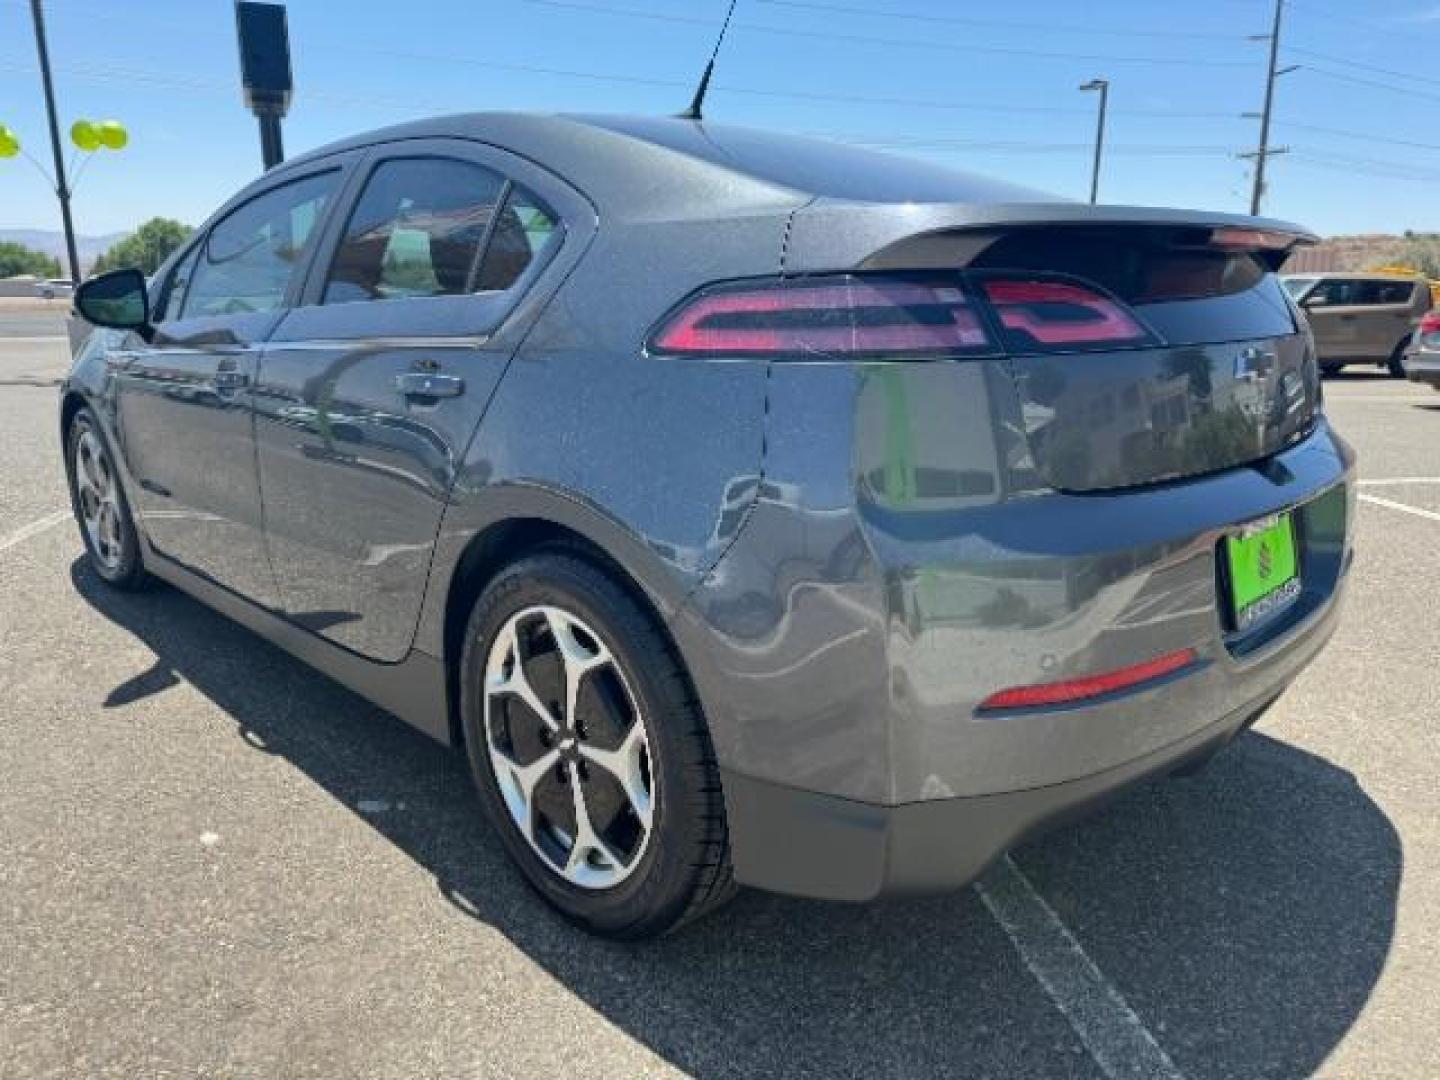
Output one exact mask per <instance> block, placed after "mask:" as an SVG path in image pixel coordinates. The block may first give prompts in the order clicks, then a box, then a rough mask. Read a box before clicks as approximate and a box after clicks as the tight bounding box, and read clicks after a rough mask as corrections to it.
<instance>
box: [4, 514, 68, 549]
mask: <svg viewBox="0 0 1440 1080" xmlns="http://www.w3.org/2000/svg"><path fill="white" fill-rule="evenodd" d="M69 516H70V511H69V510H56V511H55V512H54V513H53V514H46V515H45V516H44V517H42V518H40V519H38V520H36V521H32V522H30V524H29V525H22V526H21V527H20V528H18V529H16V530H15V531H14V532H13V533H11V534H10V535H9V536H0V551H9V550H10V549H11V548H13V547H15V546H16V545H17V544H23V543H24V542H25V541H26V540H29V539H30V538H31V537H32V536H38V535H40V533H42V532H44V531H45V530H46V529H51V528H54V527H55V526H56V525H59V524H60V523H61V522H62V521H64V520H65V519H66V518H68V517H69Z"/></svg>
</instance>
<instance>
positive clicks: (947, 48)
mask: <svg viewBox="0 0 1440 1080" xmlns="http://www.w3.org/2000/svg"><path fill="white" fill-rule="evenodd" d="M523 2H524V3H527V4H536V5H539V6H542V7H553V8H564V9H566V10H569V11H585V12H590V13H592V14H597V15H618V16H622V17H625V18H632V19H658V20H661V21H663V22H686V23H694V22H701V23H703V24H705V25H710V22H709V20H704V19H698V20H697V19H693V18H690V17H688V16H681V15H665V14H661V13H658V12H653V11H637V10H635V9H633V8H618V7H610V6H608V5H601V4H587V3H580V2H579V0H523ZM735 27H736V29H737V30H750V31H755V32H758V33H762V34H779V35H783V36H786V37H803V38H818V39H822V40H825V41H846V42H854V43H856V44H860V45H866V46H871V47H873V46H876V45H888V46H894V47H896V48H911V49H930V50H938V51H941V52H954V53H964V54H966V55H974V54H976V53H985V54H989V55H995V56H1023V57H1026V58H1028V59H1032V60H1067V61H1069V60H1085V61H1089V62H1094V63H1104V64H1159V65H1164V66H1170V67H1175V66H1188V67H1223V68H1235V67H1248V66H1249V62H1248V61H1245V60H1215V59H1208V58H1202V59H1190V58H1187V57H1181V56H1118V55H1114V54H1111V53H1070V52H1050V51H1046V50H1040V49H1019V48H1009V47H1004V46H999V45H972V44H969V43H966V44H964V45H956V44H952V43H950V42H945V41H916V40H914V39H913V38H879V37H873V36H871V35H868V34H842V33H836V32H834V31H829V30H801V29H797V28H794V27H786V26H768V25H762V24H760V23H752V22H742V23H736V24H735Z"/></svg>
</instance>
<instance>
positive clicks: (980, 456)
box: [60, 114, 1354, 938]
mask: <svg viewBox="0 0 1440 1080" xmlns="http://www.w3.org/2000/svg"><path fill="white" fill-rule="evenodd" d="M1311 240H1312V237H1311V236H1310V235H1309V234H1308V233H1306V232H1305V231H1304V230H1302V229H1299V228H1296V227H1294V226H1291V225H1287V224H1284V223H1281V222H1276V221H1270V220H1263V219H1257V218H1248V217H1237V216H1230V215H1222V214H1214V213H1197V212H1190V211H1177V210H1157V209H1141V208H1133V207H1113V206H1102V207H1093V206H1087V205H1080V204H1076V203H1071V202H1064V201H1058V200H1056V199H1054V198H1053V197H1048V196H1045V195H1043V194H1040V193H1037V192H1034V191H1030V190H1028V189H1024V188H1020V187H1013V186H1010V185H1008V184H1003V183H997V182H993V181H990V180H985V179H980V178H977V177H975V176H971V175H968V174H965V173H961V172H952V171H949V170H946V169H941V168H938V167H935V166H932V165H926V164H923V163H918V162H911V161H906V160H903V159H897V158H892V157H887V156H883V155H878V154H873V153H869V152H865V151H861V150H858V149H855V148H852V147H848V146H841V145H834V144H830V143H825V142H819V141H810V140H805V139H799V138H795V137H793V136H788V135H776V134H768V133H764V132H760V131H755V130H749V129H746V128H741V127H731V126H725V125H721V124H713V123H709V122H699V121H694V120H688V119H678V118H677V119H666V118H636V117H612V116H530V115H511V114H482V115H469V116H458V117H450V118H445V119H437V120H432V121H426V122H420V123H413V124H409V125H406V126H402V127H397V128H391V129H388V130H385V131H380V132H377V133H374V134H370V135H364V136H360V137H358V138H353V139H349V140H347V141H344V142H340V143H337V144H335V145H332V146H329V147H326V148H324V149H321V150H318V151H316V152H314V153H310V154H307V155H305V156H304V157H300V158H297V159H295V160H292V161H290V162H288V163H286V164H284V165H283V166H281V167H278V168H276V169H274V170H272V171H270V172H269V173H267V174H266V175H265V176H263V177H262V178H261V179H259V180H257V181H256V182H255V183H253V184H252V185H250V186H249V187H248V188H246V189H245V190H244V191H242V192H241V193H240V194H239V195H237V196H236V197H235V198H234V199H232V200H231V201H230V202H229V203H227V204H226V205H225V206H223V207H222V208H221V209H220V210H219V211H218V212H217V213H216V214H215V215H214V217H213V218H212V219H211V220H210V221H209V222H208V223H207V224H206V225H204V226H203V227H202V228H201V229H199V230H198V231H197V232H196V233H195V235H194V237H193V238H192V239H191V240H190V241H189V242H188V243H187V244H186V245H185V246H184V247H182V248H181V249H180V250H179V251H178V252H176V254H175V255H174V256H173V257H172V258H171V259H170V260H169V261H168V262H167V263H166V265H164V266H163V267H161V268H160V270H159V271H158V272H157V273H156V274H155V275H154V276H153V277H151V278H150V279H148V280H147V279H146V278H145V277H144V276H142V274H141V273H140V272H138V271H135V270H120V271H115V272H113V273H109V274H104V275H101V276H99V277H97V278H93V279H92V280H90V281H88V282H86V283H85V284H84V285H83V286H82V287H81V288H80V289H79V291H78V293H77V295H76V307H77V309H78V312H79V313H80V314H81V315H82V316H83V317H84V318H85V320H87V321H88V322H89V323H91V324H93V325H94V326H96V327H97V328H98V329H96V330H95V331H94V332H93V333H91V334H90V336H89V337H88V340H87V341H86V342H85V344H84V345H83V346H82V347H81V349H80V350H79V353H78V355H77V357H76V360H75V364H74V367H73V370H72V371H71V373H70V375H69V377H68V379H67V380H66V382H65V384H64V386H63V388H62V393H61V405H60V424H61V427H62V429H63V433H64V445H65V447H66V464H67V467H68V476H69V484H70V493H71V496H72V501H73V505H74V510H75V515H76V518H77V520H78V522H79V525H80V534H81V537H82V538H83V541H84V544H85V549H86V551H87V553H88V562H89V565H90V567H91V569H92V570H93V572H94V574H96V575H98V576H99V577H100V578H102V579H104V580H105V581H106V582H108V583H109V584H110V585H111V586H113V587H115V588H118V589H133V588H137V587H139V586H142V585H144V584H147V583H149V582H151V581H153V580H155V579H159V580H162V581H165V582H168V583H170V584H171V585H174V586H177V587H179V588H181V589H183V590H184V591H186V592H188V593H190V594H193V595H194V596H196V597H198V598H199V599H201V600H202V601H204V602H205V603H207V604H210V605H212V606H213V607H214V608H216V609H218V610H219V611H220V612H222V613H224V614H225V615H227V616H229V617H230V618H232V619H235V620H237V621H238V622H240V623H242V624H244V625H246V626H247V627H249V628H251V629H252V630H254V631H255V632H256V633H258V634H260V635H261V636H263V637H265V638H268V639H269V640H271V641H273V642H276V643H277V644H279V645H280V646H281V647H282V648H285V649H287V650H289V651H290V652H291V653H293V654H294V655H296V656H298V657H300V658H301V659H303V660H305V661H307V662H308V663H310V664H312V665H313V666H314V667H316V668H318V669H319V670H320V671H321V672H324V673H325V674H326V675H329V676H330V677H332V678H335V679H337V680H339V681H340V682H342V683H344V684H345V685H347V686H349V687H352V688H353V689H354V690H356V691H358V692H359V693H360V694H362V695H365V696H366V697H368V698H370V699H372V700H373V701H375V702H377V703H379V704H380V705H381V706H383V707H385V708H386V709H389V710H391V711H392V712H394V713H396V714H397V715H398V716H400V717H401V718H403V719H404V720H406V721H408V722H409V723H411V724H413V725H414V726H415V727H417V728H419V729H420V730H421V731H423V732H425V733H426V734H428V735H430V736H433V737H434V738H435V739H438V740H440V741H441V742H444V743H447V744H450V745H452V746H455V747H457V748H463V752H464V753H465V754H466V755H467V756H468V761H469V765H470V768H471V770H472V771H473V774H474V779H475V782H476V786H477V788H478V790H479V796H480V805H481V808H482V810H483V813H484V816H485V817H486V818H487V819H488V821H489V823H490V825H491V826H492V827H493V828H494V829H495V830H496V832H497V834H498V835H499V837H500V838H501V840H502V842H503V844H504V846H505V847H506V848H507V850H508V852H509V854H510V855H511V856H513V859H514V861H515V863H516V865H517V866H518V867H519V869H520V871H521V872H522V873H523V874H524V876H525V877H526V878H527V879H528V880H529V882H530V884H531V885H533V886H534V888H535V890H536V891H537V892H538V893H539V894H540V895H541V896H542V897H543V898H544V899H545V900H546V901H548V902H549V903H551V904H552V905H554V906H555V907H556V908H558V909H559V910H560V911H561V912H563V913H564V914H565V915H566V916H568V917H569V918H570V919H572V920H574V921H575V922H577V923H579V924H581V925H582V926H584V927H586V928H588V929H590V930H592V931H594V932H597V933H601V934H605V935H610V936H614V937H627V938H638V937H643V936H647V935H653V934H657V933H661V932H663V931H666V930H669V929H672V928H674V927H676V926H679V925H680V924H682V923H684V922H685V921H687V920H690V919H693V918H695V917H696V916H698V915H700V914H702V913H704V912H706V911H708V910H710V909H712V908H714V907H715V906H716V905H717V904H719V903H721V902H722V901H723V900H724V899H725V898H726V897H728V896H729V895H731V893H732V892H733V891H734V889H735V887H736V886H737V885H751V886H757V887H760V888H764V889H771V890H776V891H780V892H785V893H791V894H796V895H800V896H808V897H821V898H831V899H844V900H868V899H872V898H876V897H882V896H894V895H906V894H920V893H929V892H934V891H937V890H946V889H954V888H957V887H959V886H961V885H963V884H965V883H966V882H968V881H970V880H972V879H973V878H974V877H975V876H976V875H977V874H979V873H980V872H981V871H982V870H983V869H984V867H985V866H986V864H987V863H989V862H990V861H991V860H993V859H994V858H996V857H997V856H998V855H999V854H1000V853H1002V852H1003V851H1005V850H1006V849H1007V848H1008V847H1010V846H1011V845H1014V844H1016V843H1017V842H1019V841H1020V840H1022V839H1024V838H1025V837H1027V836H1031V835H1033V834H1035V833H1037V832H1038V831H1040V830H1042V829H1044V828H1047V827H1050V826H1053V825H1055V824H1056V823H1058V822H1060V821H1062V820H1064V819H1066V818H1069V817H1070V816H1072V815H1074V814H1076V813H1078V812H1080V811H1082V810H1084V809H1086V808H1088V807H1090V806H1092V805H1094V804H1095V803H1096V802H1098V801H1099V800H1101V799H1102V798H1104V797H1105V796H1108V795H1112V794H1114V793H1115V792H1116V791H1118V790H1120V789H1122V788H1124V787H1126V786H1127V785H1130V784H1132V783H1135V782H1136V781H1139V780H1141V779H1143V778H1146V777H1149V776H1153V775H1158V774H1167V773H1173V772H1177V771H1181V770H1186V769H1190V768H1193V767H1195V766H1197V765H1199V764H1201V763H1203V762H1204V761H1205V760H1206V759H1208V757H1209V756H1210V755H1212V754H1213V753H1214V752H1215V751H1216V750H1217V749H1219V748H1220V747H1221V746H1223V745H1224V744H1225V743H1226V742H1227V741H1228V740H1229V739H1231V738H1232V737H1233V736H1235V735H1236V734H1237V733H1238V732H1240V731H1242V730H1243V729H1245V728H1246V727H1247V726H1248V725H1249V724H1251V723H1253V722H1254V721H1255V720H1256V718H1257V717H1259V716H1260V714H1261V713H1263V712H1264V711H1265V709H1266V708H1267V707H1268V706H1269V705H1270V704H1271V703H1272V702H1273V701H1274V700H1275V699H1276V698H1277V697H1278V696H1279V695H1280V694H1281V693H1282V692H1283V691H1284V690H1285V688H1286V686H1287V685H1288V684H1289V683H1290V681H1291V680H1292V679H1294V678H1295V676H1296V675H1297V674H1298V673H1299V671H1300V670H1301V669H1302V668H1303V667H1304V666H1305V665H1306V664H1308V663H1309V662H1310V661H1311V659H1313V658H1314V656H1315V655H1316V653H1317V652H1318V651H1319V650H1320V649H1321V647H1322V646H1323V645H1324V643H1325V642H1326V640H1327V639H1328V638H1329V636H1330V634H1331V632H1332V631H1333V629H1334V627H1335V623H1336V618H1337V613H1338V608H1339V600H1340V596H1341V592H1342V588H1343V584H1344V578H1345V575H1346V571H1347V570H1348V567H1349V562H1350V556H1351V547H1350V539H1349V538H1350V532H1351V525H1350V522H1351V519H1352V516H1353V510H1354V502H1353V479H1352V477H1353V470H1354V456H1353V454H1352V452H1351V450H1350V449H1349V447H1348V446H1347V445H1346V444H1345V443H1344V441H1342V440H1341V439H1340V437H1339V436H1338V435H1337V434H1336V433H1335V432H1334V431H1333V430H1332V428H1331V426H1330V424H1329V422H1328V421H1327V420H1326V417H1325V414H1324V411H1323V408H1322V400H1321V386H1320V382H1319V378H1318V373H1317V368H1316V359H1315V349H1314V344H1313V341H1312V339H1311V335H1310V333H1309V331H1308V330H1307V327H1306V324H1305V320H1304V317H1303V316H1302V315H1301V313H1300V312H1299V311H1298V310H1297V308H1296V307H1295V305H1294V304H1293V303H1292V302H1291V301H1290V299H1289V297H1288V296H1287V295H1286V293H1285V291H1284V290H1283V289H1282V288H1281V287H1280V285H1279V284H1278V282H1277V280H1276V278H1275V276H1274V271H1275V269H1276V268H1277V267H1278V266H1279V265H1280V264H1281V262H1282V261H1283V260H1284V258H1285V257H1286V255H1287V254H1288V252H1289V251H1290V250H1291V249H1292V248H1293V247H1294V246H1295V245H1298V244H1305V243H1308V242H1310V241H1311Z"/></svg>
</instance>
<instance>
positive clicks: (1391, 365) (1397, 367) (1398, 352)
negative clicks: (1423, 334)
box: [1385, 337, 1410, 379]
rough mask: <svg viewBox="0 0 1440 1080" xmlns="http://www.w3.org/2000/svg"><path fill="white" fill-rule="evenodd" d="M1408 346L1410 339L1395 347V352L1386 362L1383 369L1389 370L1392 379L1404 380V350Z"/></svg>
mask: <svg viewBox="0 0 1440 1080" xmlns="http://www.w3.org/2000/svg"><path fill="white" fill-rule="evenodd" d="M1409 345H1410V339H1409V338H1408V337H1407V338H1405V340H1403V341H1401V342H1400V344H1399V345H1396V346H1395V351H1394V352H1392V353H1391V354H1390V359H1389V360H1388V361H1386V363H1385V367H1386V368H1387V369H1388V370H1389V372H1390V377H1391V378H1392V379H1403V378H1405V350H1406V349H1407V348H1408V347H1409Z"/></svg>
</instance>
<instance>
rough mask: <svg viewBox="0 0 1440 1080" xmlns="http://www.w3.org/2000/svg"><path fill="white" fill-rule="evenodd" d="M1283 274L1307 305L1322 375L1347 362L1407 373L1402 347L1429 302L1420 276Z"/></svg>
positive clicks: (1287, 284) (1301, 302)
mask: <svg viewBox="0 0 1440 1080" xmlns="http://www.w3.org/2000/svg"><path fill="white" fill-rule="evenodd" d="M1281 280H1282V282H1283V284H1284V285H1285V289H1286V291H1287V292H1289V294H1290V296H1291V297H1292V298H1293V299H1294V300H1295V302H1296V303H1297V304H1299V305H1300V307H1302V308H1303V309H1304V310H1305V316H1306V318H1307V319H1308V320H1309V322H1310V329H1311V330H1312V331H1313V332H1314V334H1315V350H1316V352H1317V354H1318V355H1319V357H1320V370H1321V371H1323V372H1324V373H1325V374H1326V375H1333V374H1335V373H1336V372H1337V371H1339V370H1340V369H1341V368H1343V367H1344V366H1345V365H1346V364H1376V365H1378V366H1380V367H1383V368H1388V369H1389V371H1390V374H1391V375H1394V376H1395V377H1396V378H1397V379H1403V378H1404V377H1405V367H1404V358H1405V350H1406V349H1407V348H1409V346H1410V340H1411V338H1412V337H1413V336H1414V334H1415V328H1416V327H1417V326H1419V325H1420V319H1421V318H1422V317H1423V316H1424V315H1425V313H1426V312H1427V311H1429V310H1430V308H1431V306H1432V301H1431V298H1430V289H1429V287H1428V286H1427V285H1426V283H1425V282H1424V281H1422V280H1421V279H1419V278H1405V277H1397V276H1395V275H1394V274H1293V275H1286V276H1285V277H1284V278H1282V279H1281Z"/></svg>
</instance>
